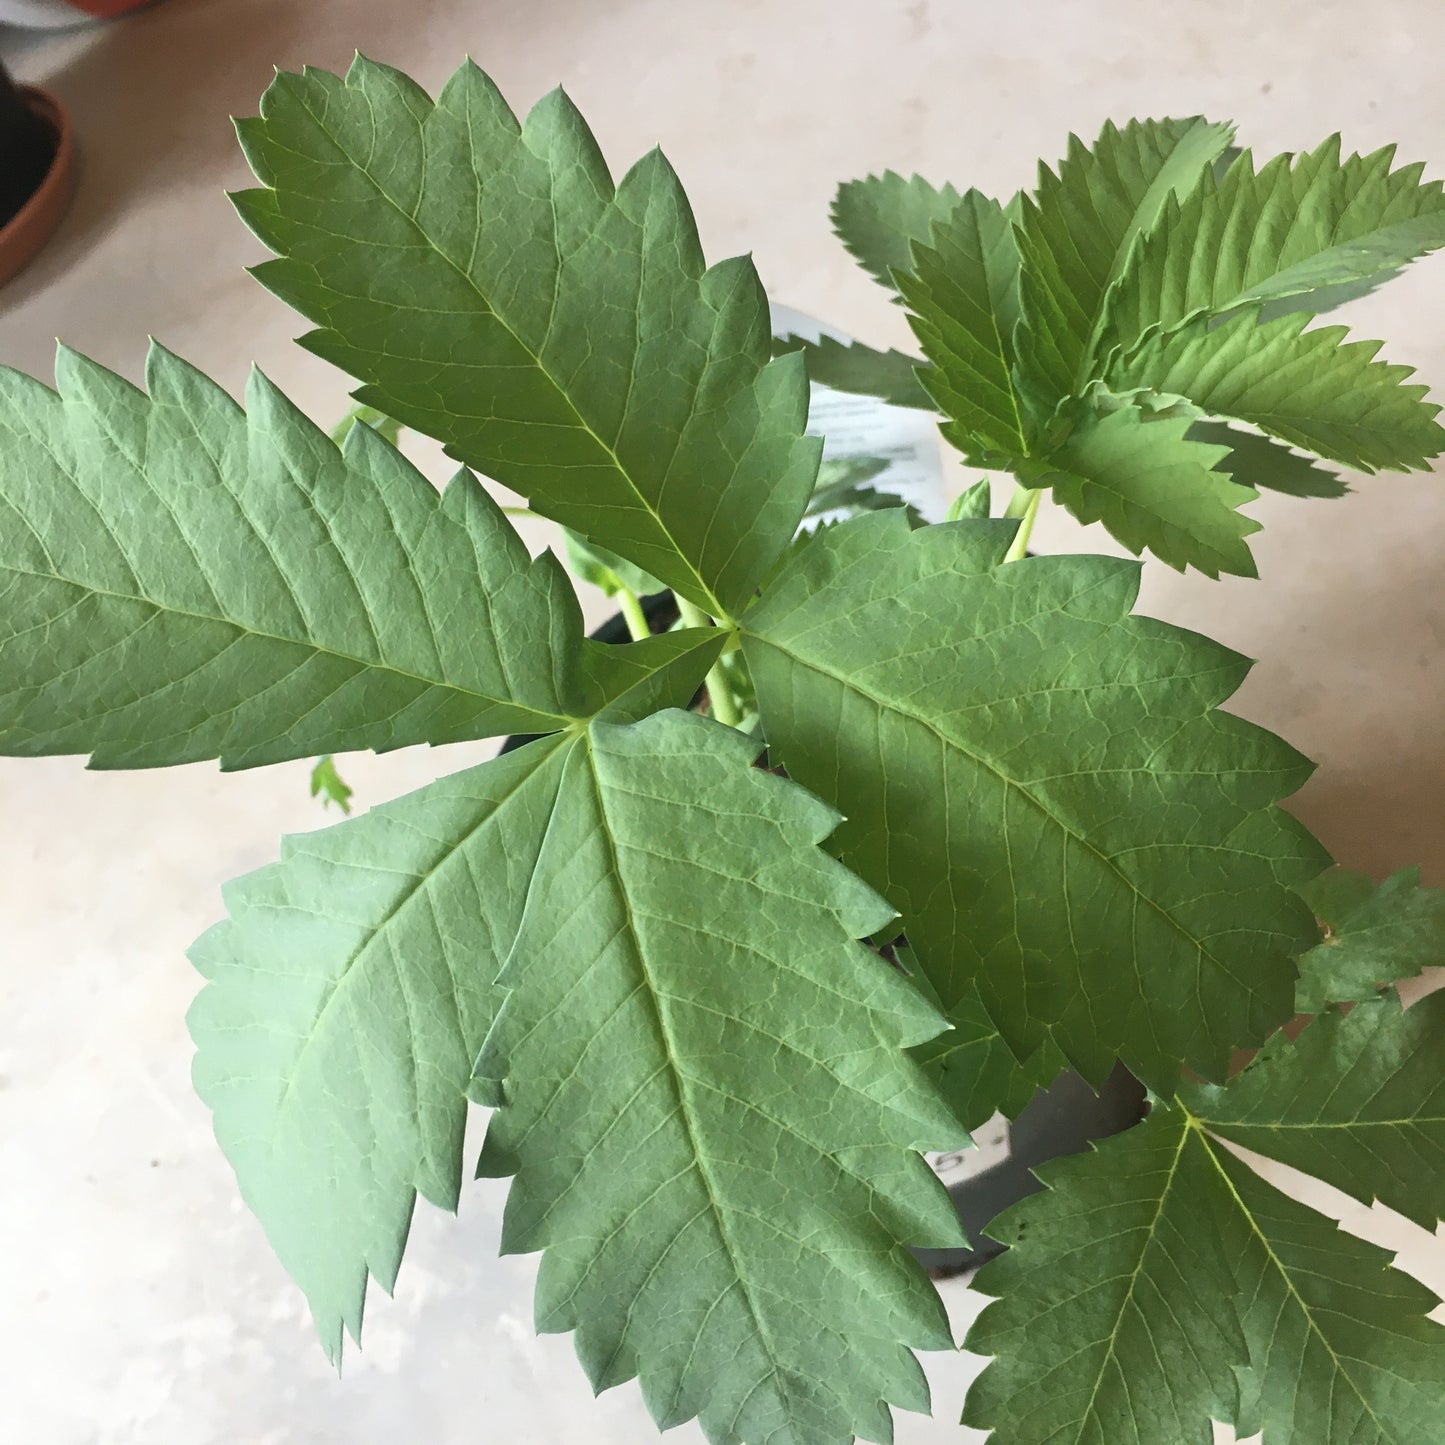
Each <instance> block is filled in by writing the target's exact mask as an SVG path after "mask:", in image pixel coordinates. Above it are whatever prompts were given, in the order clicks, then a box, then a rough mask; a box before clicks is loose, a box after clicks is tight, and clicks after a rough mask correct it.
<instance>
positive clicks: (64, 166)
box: [0, 85, 75, 286]
mask: <svg viewBox="0 0 1445 1445" xmlns="http://www.w3.org/2000/svg"><path fill="white" fill-rule="evenodd" d="M16 89H17V90H18V91H19V92H20V94H21V96H22V97H23V98H24V100H25V104H26V106H27V107H28V108H29V110H30V113H31V114H32V115H34V116H38V117H39V118H40V119H41V120H42V121H44V122H45V124H46V125H47V126H49V127H50V130H51V133H52V134H53V135H54V136H55V154H54V155H53V156H52V157H51V159H50V169H49V170H47V171H46V172H45V179H44V180H43V181H41V183H40V184H39V186H37V187H36V189H35V194H34V195H32V196H31V197H30V199H29V200H28V201H26V202H25V204H24V205H23V206H21V208H20V209H19V210H18V211H17V212H16V213H15V215H13V216H12V217H11V218H10V220H9V221H8V222H7V223H6V225H4V226H3V227H0V286H3V285H4V284H5V283H6V282H7V281H9V280H10V279H11V278H12V277H13V276H15V275H17V274H18V273H19V272H20V271H21V270H22V269H23V268H24V267H25V266H26V265H28V264H29V263H30V262H31V261H32V260H34V258H35V256H36V255H37V254H38V253H39V252H40V250H41V249H42V247H44V245H45V243H46V242H47V241H48V240H49V239H50V237H51V236H52V235H53V234H54V231H55V228H56V227H57V226H58V225H59V224H60V222H61V221H62V220H63V219H64V216H65V212H66V210H67V209H68V208H69V205H70V195H71V185H72V180H73V172H74V161H75V143H74V138H73V135H72V132H71V125H70V116H69V114H68V113H67V112H66V109H65V107H64V106H63V105H62V104H61V103H60V101H59V100H58V99H56V97H55V96H54V95H52V94H51V93H50V92H49V91H48V90H42V89H41V88H40V87H39V86H36V85H20V86H17V87H16Z"/></svg>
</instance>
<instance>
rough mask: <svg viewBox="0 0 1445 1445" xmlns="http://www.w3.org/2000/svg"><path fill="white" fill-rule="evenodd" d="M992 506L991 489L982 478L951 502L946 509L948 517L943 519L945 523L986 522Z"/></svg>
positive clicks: (985, 478) (986, 480)
mask: <svg viewBox="0 0 1445 1445" xmlns="http://www.w3.org/2000/svg"><path fill="white" fill-rule="evenodd" d="M992 506H993V488H992V487H991V486H990V485H989V480H988V478H987V477H984V478H983V479H982V480H980V481H977V482H975V483H974V484H973V485H972V486H970V487H965V488H964V489H963V491H961V492H960V493H959V494H958V495H957V496H956V497H955V498H954V499H953V501H952V503H951V504H950V505H949V508H948V515H947V516H946V517H944V519H943V520H944V521H945V522H980V521H987V520H988V516H989V509H990V508H991V507H992Z"/></svg>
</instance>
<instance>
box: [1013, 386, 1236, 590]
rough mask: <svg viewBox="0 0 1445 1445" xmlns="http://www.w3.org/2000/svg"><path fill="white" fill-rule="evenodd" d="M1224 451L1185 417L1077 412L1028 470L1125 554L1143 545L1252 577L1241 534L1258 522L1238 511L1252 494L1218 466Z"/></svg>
mask: <svg viewBox="0 0 1445 1445" xmlns="http://www.w3.org/2000/svg"><path fill="white" fill-rule="evenodd" d="M1229 456H1230V453H1229V452H1228V451H1226V450H1225V448H1224V447H1222V446H1215V445H1212V444H1210V443H1208V442H1205V441H1202V440H1200V439H1198V437H1197V436H1196V435H1195V430H1194V423H1193V422H1191V421H1190V420H1189V419H1188V418H1183V417H1180V418H1175V417H1167V416H1166V417H1159V416H1150V415H1148V414H1147V413H1146V412H1144V411H1143V410H1141V409H1140V408H1138V407H1135V406H1125V407H1122V408H1120V409H1119V410H1116V411H1109V412H1104V413H1102V414H1101V413H1099V412H1096V411H1092V410H1083V411H1081V414H1080V419H1079V421H1078V422H1077V424H1076V425H1075V426H1074V428H1073V430H1072V431H1071V432H1070V433H1069V435H1068V438H1067V439H1066V440H1065V441H1064V442H1063V444H1062V445H1061V446H1059V447H1057V448H1056V449H1055V450H1054V452H1053V453H1052V455H1051V456H1050V458H1049V460H1048V462H1047V463H1040V464H1039V465H1038V467H1037V469H1036V471H1035V472H1033V473H1032V474H1031V476H1032V478H1033V479H1035V480H1036V481H1045V482H1047V483H1048V484H1050V485H1051V486H1052V487H1053V492H1054V496H1055V498H1056V499H1057V500H1058V501H1059V502H1061V503H1062V504H1063V505H1064V506H1065V507H1067V508H1068V510H1069V511H1070V512H1072V513H1073V514H1074V516H1076V517H1077V518H1078V519H1079V520H1080V521H1081V522H1102V523H1103V524H1104V526H1105V527H1107V528H1108V529H1109V532H1110V533H1111V534H1112V535H1113V536H1114V537H1115V538H1117V539H1118V540H1119V541H1120V542H1122V543H1123V544H1124V545H1125V546H1126V547H1128V548H1129V550H1130V551H1131V552H1134V553H1135V554H1138V553H1140V552H1142V551H1143V550H1144V549H1145V548H1146V547H1147V548H1148V549H1149V550H1150V551H1151V552H1153V553H1154V555H1155V556H1156V557H1159V558H1160V559H1161V560H1163V561H1165V562H1167V563H1169V565H1170V566H1171V567H1177V568H1178V569H1179V570H1180V571H1181V572H1182V571H1184V569H1185V568H1186V567H1196V568H1198V569H1199V571H1201V572H1203V573H1204V574H1205V575H1206V576H1208V577H1218V576H1219V574H1220V573H1221V572H1228V573H1233V574H1234V575H1236V576H1240V577H1254V576H1257V575H1258V574H1257V572H1256V570H1255V566H1254V558H1253V556H1252V555H1251V554H1250V550H1249V546H1248V544H1247V543H1246V542H1245V540H1244V539H1245V538H1246V537H1248V536H1249V535H1250V534H1251V533H1253V532H1257V531H1259V523H1258V522H1256V521H1254V519H1253V518H1251V517H1246V516H1242V515H1241V514H1240V512H1239V508H1240V507H1243V506H1246V505H1247V504H1248V503H1250V502H1252V501H1254V499H1255V498H1256V496H1257V495H1258V493H1257V492H1255V491H1254V489H1253V488H1251V487H1247V486H1241V485H1240V484H1239V483H1238V481H1237V480H1236V479H1235V478H1234V477H1233V476H1231V475H1230V473H1229V472H1228V471H1227V470H1225V468H1227V467H1228V464H1229V462H1228V459H1229Z"/></svg>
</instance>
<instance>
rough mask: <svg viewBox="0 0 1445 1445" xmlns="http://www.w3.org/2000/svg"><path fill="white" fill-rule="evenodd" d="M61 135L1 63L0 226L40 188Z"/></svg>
mask: <svg viewBox="0 0 1445 1445" xmlns="http://www.w3.org/2000/svg"><path fill="white" fill-rule="evenodd" d="M57 143H58V142H57V137H56V134H55V131H54V129H53V128H52V127H51V126H50V125H48V124H47V123H46V121H45V119H44V117H43V116H41V115H40V114H38V113H37V111H36V108H35V105H34V103H33V101H32V100H31V98H30V96H29V95H28V94H27V92H26V91H24V90H22V89H21V87H20V86H18V85H16V84H15V82H14V81H13V80H12V79H11V78H10V75H9V72H7V71H6V69H5V67H4V66H3V65H0V227H3V226H5V225H6V224H8V223H9V222H10V221H11V220H13V219H14V218H15V217H16V216H17V215H18V214H19V213H20V211H21V209H22V208H23V207H24V205H25V203H26V202H27V201H28V200H29V199H30V198H31V196H33V195H34V194H35V193H36V191H38V190H39V189H40V185H41V182H42V181H44V179H45V177H46V176H47V175H48V174H49V171H50V163H51V162H52V161H53V160H54V159H55V150H56V146H57Z"/></svg>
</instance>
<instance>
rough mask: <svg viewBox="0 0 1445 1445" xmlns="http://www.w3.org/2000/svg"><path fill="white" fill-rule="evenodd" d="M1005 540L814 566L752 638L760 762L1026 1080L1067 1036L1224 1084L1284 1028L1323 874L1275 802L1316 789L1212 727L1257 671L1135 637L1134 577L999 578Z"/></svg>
mask: <svg viewBox="0 0 1445 1445" xmlns="http://www.w3.org/2000/svg"><path fill="white" fill-rule="evenodd" d="M1013 533H1014V527H1013V526H1012V525H1011V524H1009V523H1006V522H956V523H947V524H941V525H939V526H935V527H928V528H924V529H923V530H921V531H919V532H910V531H909V530H908V528H907V525H906V523H905V522H904V520H903V519H902V518H901V517H898V516H896V515H892V514H889V513H879V514H875V515H874V516H873V517H868V518H860V519H858V520H856V521H851V522H845V523H843V524H842V525H840V526H838V527H835V528H832V529H831V530H830V531H828V532H827V533H825V534H823V535H820V536H818V537H816V538H814V539H813V540H812V541H811V542H809V543H808V545H807V546H806V547H804V548H803V549H802V550H801V551H800V552H799V553H798V554H797V555H796V557H795V558H794V560H793V561H792V562H791V563H790V564H789V566H788V568H787V570H786V571H785V572H784V573H783V574H782V575H781V576H780V577H779V578H778V580H777V581H776V582H775V583H774V584H773V586H772V587H771V588H770V589H769V591H768V593H767V595H766V596H765V597H764V598H763V599H762V601H761V602H760V603H759V604H758V605H757V606H756V607H755V608H754V609H753V610H752V611H750V612H749V614H748V615H747V616H746V617H745V618H744V619H743V624H742V625H743V651H744V654H745V656H746V657H747V659H748V663H749V666H750V669H751V673H752V677H753V680H754V683H755V685H756V688H757V695H758V701H759V707H760V712H761V716H762V723H763V729H764V733H765V736H766V737H767V739H768V746H769V756H770V757H772V758H774V759H776V760H778V761H780V762H781V763H782V764H783V765H784V766H785V767H786V768H787V770H788V774H789V776H790V777H793V778H796V779H797V780H798V781H800V782H801V783H802V784H803V785H804V786H805V787H808V788H809V789H811V790H812V791H813V792H815V793H817V794H819V796H821V797H823V798H825V799H826V800H827V801H829V802H830V803H832V804H833V805H834V806H835V807H837V808H838V810H839V811H840V812H842V813H843V814H844V815H845V816H846V818H847V820H848V821H847V822H846V823H845V824H844V825H843V826H842V827H841V828H840V829H839V831H838V834H837V836H836V839H835V842H836V845H837V847H838V849H839V852H840V856H841V857H843V858H844V859H845V861H847V862H848V863H849V865H850V866H851V867H853V868H854V869H855V870H856V871H857V872H859V873H860V874H861V875H862V876H863V877H864V878H865V879H867V880H868V881H869V882H870V883H872V884H873V885H874V886H875V887H877V888H878V889H879V890H880V891H881V892H882V893H884V895H885V896H886V897H887V898H888V899H889V901H890V902H891V903H892V904H893V905H894V907H895V908H897V909H898V911H899V912H900V913H901V914H902V916H903V925H904V928H905V929H906V931H907V935H908V940H909V943H910V944H911V945H912V947H913V949H914V950H915V952H916V953H917V955H918V957H919V959H920V960H921V962H922V965H923V967H924V968H925V969H926V970H927V972H928V974H929V977H930V980H931V982H932V984H933V986H934V988H935V989H936V991H937V994H938V996H939V998H940V999H941V1000H942V1001H943V1004H944V1006H945V1008H946V1009H948V1010H952V1009H953V1008H955V1007H956V1006H958V1005H959V1003H960V1001H961V1000H963V999H964V998H966V997H967V996H968V994H969V992H970V990H971V989H973V988H974V987H977V989H978V991H979V993H980V995H981V996H982V998H983V999H984V1001H985V1003H986V1004H987V1006H988V1009H989V1012H990V1014H991V1015H992V1016H993V1018H994V1019H995V1020H996V1021H997V1023H998V1026H999V1028H1000V1029H1001V1030H1002V1031H1003V1033H1004V1036H1005V1038H1006V1040H1007V1041H1008V1043H1009V1045H1010V1046H1011V1048H1012V1049H1013V1050H1014V1053H1015V1056H1016V1057H1018V1058H1025V1059H1026V1058H1028V1057H1029V1056H1030V1055H1031V1054H1032V1053H1033V1051H1034V1050H1035V1049H1036V1048H1038V1047H1039V1046H1040V1045H1041V1044H1043V1043H1044V1042H1045V1040H1046V1039H1047V1038H1048V1037H1049V1036H1050V1035H1052V1036H1053V1037H1054V1039H1055V1040H1056V1041H1057V1043H1058V1045H1059V1047H1060V1048H1061V1049H1062V1051H1063V1053H1064V1054H1065V1056H1066V1057H1067V1058H1068V1059H1069V1061H1070V1062H1071V1063H1072V1064H1073V1065H1074V1066H1075V1067H1076V1068H1078V1069H1080V1071H1081V1072H1082V1073H1084V1074H1085V1075H1086V1076H1087V1077H1089V1078H1090V1079H1091V1080H1092V1081H1093V1082H1095V1083H1096V1084H1098V1083H1100V1082H1102V1080H1103V1078H1104V1077H1105V1076H1106V1075H1107V1074H1108V1072H1109V1070H1110V1069H1111V1068H1112V1066H1113V1063H1114V1058H1115V1056H1116V1055H1119V1056H1122V1057H1123V1058H1124V1060H1125V1062H1126V1063H1128V1064H1129V1066H1130V1067H1131V1068H1132V1069H1133V1070H1134V1072H1135V1073H1136V1074H1139V1075H1140V1076H1141V1077H1143V1078H1145V1079H1146V1080H1148V1081H1149V1082H1151V1083H1152V1082H1155V1081H1160V1080H1168V1079H1170V1078H1172V1077H1173V1076H1174V1075H1175V1074H1176V1073H1177V1068H1178V1064H1179V1061H1180V1060H1185V1061H1188V1062H1190V1063H1192V1064H1193V1065H1194V1066H1195V1067H1196V1068H1199V1069H1200V1070H1201V1071H1202V1072H1204V1073H1205V1074H1206V1075H1207V1076H1210V1077H1220V1076H1222V1073H1223V1070H1224V1068H1225V1066H1226V1063H1227V1060H1228V1052H1229V1045H1230V1044H1231V1043H1235V1042H1239V1041H1242V1040H1253V1041H1255V1042H1258V1041H1259V1040H1261V1039H1262V1038H1263V1037H1264V1036H1265V1035H1267V1034H1268V1033H1269V1032H1270V1031H1271V1030H1272V1029H1273V1028H1274V1027H1275V1026H1276V1025H1277V1024H1278V1023H1280V1022H1281V1021H1283V1020H1284V1019H1285V1018H1286V1017H1288V1016H1289V1014H1290V1013H1291V1011H1292V1004H1293V994H1294V979H1295V971H1294V966H1293V964H1292V962H1291V961H1290V958H1289V956H1288V955H1290V954H1291V953H1295V952H1298V951H1299V949H1300V945H1301V941H1302V940H1304V939H1308V938H1310V937H1311V936H1312V935H1313V932H1314V930H1313V920H1312V919H1311V918H1310V916H1309V912H1308V909H1306V908H1305V907H1304V906H1303V905H1302V903H1301V901H1300V900H1299V899H1298V898H1297V897H1295V896H1294V895H1293V894H1292V893H1291V892H1290V891H1289V890H1290V888H1291V887H1292V886H1293V885H1295V884H1297V883H1302V882H1304V881H1305V880H1306V879H1308V878H1309V877H1311V876H1313V875H1314V873H1316V872H1317V871H1318V870H1319V868H1320V866H1321V864H1322V863H1323V862H1324V859H1323V856H1322V854H1321V851H1320V850H1319V848H1318V845H1316V844H1315V843H1314V842H1313V840H1311V839H1310V838H1309V837H1308V835H1307V834H1305V833H1304V832H1303V830H1302V829H1300V828H1299V826H1298V825H1297V824H1295V823H1294V822H1293V820H1291V819H1289V818H1288V817H1286V816H1285V815H1284V814H1283V813H1282V812H1280V811H1279V810H1278V809H1276V808H1275V807H1274V806H1273V804H1274V803H1275V802H1276V800H1277V799H1279V798H1280V797H1281V796H1283V795H1285V794H1287V793H1289V792H1292V791H1293V790H1294V789H1295V788H1296V787H1298V786H1299V785H1300V783H1301V782H1302V781H1303V780H1304V778H1305V777H1306V776H1307V775H1308V772H1309V765H1308V764H1307V763H1306V762H1305V761H1304V760H1303V759H1302V758H1300V757H1299V755H1298V754H1297V753H1295V752H1294V751H1293V750H1292V749H1290V748H1289V747H1288V746H1287V745H1285V744H1284V743H1282V742H1281V741H1280V740H1279V739H1278V738H1275V737H1273V736H1271V735H1270V734H1268V733H1265V732H1263V731H1262V730H1260V729H1258V728H1255V727H1253V726H1251V725H1249V724H1247V723H1244V722H1241V721H1240V720H1239V719H1237V718H1234V717H1231V716H1229V715H1228V714H1225V713H1221V712H1219V711H1217V710H1216V709H1217V706H1218V704H1220V703H1221V702H1223V701H1224V699H1225V698H1227V697H1228V696H1229V694H1230V693H1231V692H1233V690H1234V689H1235V688H1236V687H1237V686H1238V685H1239V682H1240V680H1241V679H1242V677H1243V676H1244V673H1245V671H1246V669H1247V664H1246V663H1245V662H1244V660H1243V659H1241V658H1240V657H1238V656H1237V655H1236V654H1234V653H1231V652H1228V651H1227V650H1225V649H1223V648H1220V647H1218V646H1216V645H1215V644H1214V643H1211V642H1208V641H1207V640H1205V639H1204V638H1202V637H1198V636H1196V635H1194V634H1192V633H1187V632H1182V631H1180V630H1179V629H1177V628H1173V627H1169V626H1167V625H1165V624H1163V623H1159V622H1155V621H1152V620H1149V619H1145V618H1139V617H1133V616H1130V615H1129V609H1130V606H1131V605H1132V603H1133V600H1134V596H1135V592H1136V588H1137V585H1138V567H1137V564H1131V563H1126V562H1120V561H1115V560H1112V559H1109V558H1104V557H1041V558H1034V559H1031V560H1027V561H1022V562H1016V563H1010V564H1008V565H1004V566H1000V565H998V563H999V561H1000V559H1001V558H1002V556H1003V554H1004V552H1005V550H1006V549H1007V547H1008V545H1009V542H1010V540H1011V538H1012V536H1013ZM1156 1086H1157V1085H1156Z"/></svg>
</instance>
